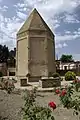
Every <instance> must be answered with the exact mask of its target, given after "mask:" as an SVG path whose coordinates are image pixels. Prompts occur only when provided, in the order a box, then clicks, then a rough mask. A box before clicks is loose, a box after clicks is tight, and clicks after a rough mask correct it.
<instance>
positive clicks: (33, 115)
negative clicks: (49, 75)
mask: <svg viewBox="0 0 80 120" xmlns="http://www.w3.org/2000/svg"><path fill="white" fill-rule="evenodd" d="M25 94H26V95H25V96H24V100H25V104H24V107H23V108H22V112H23V120H55V119H54V116H53V115H52V111H51V109H49V107H41V106H39V105H37V104H36V101H35V98H36V96H37V95H36V89H33V90H32V91H31V92H30V91H25ZM50 106H51V108H53V109H55V108H56V105H55V104H53V102H52V103H50Z"/></svg>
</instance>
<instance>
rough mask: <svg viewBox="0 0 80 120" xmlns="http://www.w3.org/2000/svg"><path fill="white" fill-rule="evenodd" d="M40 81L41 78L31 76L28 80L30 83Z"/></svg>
mask: <svg viewBox="0 0 80 120" xmlns="http://www.w3.org/2000/svg"><path fill="white" fill-rule="evenodd" d="M40 79H41V77H39V76H31V77H29V78H28V82H39V80H40Z"/></svg>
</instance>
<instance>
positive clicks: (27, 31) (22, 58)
mask: <svg viewBox="0 0 80 120" xmlns="http://www.w3.org/2000/svg"><path fill="white" fill-rule="evenodd" d="M54 37H55V36H54V34H53V33H52V31H51V30H50V28H49V27H48V25H47V24H46V23H45V21H44V20H43V18H42V17H41V15H40V14H39V13H38V11H37V10H36V9H34V10H33V11H32V13H31V14H30V16H29V17H28V19H27V20H26V21H25V22H24V24H23V26H22V27H21V28H20V30H19V31H18V33H17V46H16V76H17V77H18V79H19V80H20V81H25V82H23V84H24V85H26V84H27V82H26V81H27V77H26V76H27V75H28V76H30V77H29V78H31V79H29V80H30V81H36V80H39V79H40V77H42V76H48V74H49V73H53V72H55V70H56V66H55V41H54ZM21 84H22V82H21Z"/></svg>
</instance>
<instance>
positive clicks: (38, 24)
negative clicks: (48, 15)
mask: <svg viewBox="0 0 80 120" xmlns="http://www.w3.org/2000/svg"><path fill="white" fill-rule="evenodd" d="M27 30H45V31H47V30H48V31H49V32H51V33H52V31H51V29H50V28H49V27H48V25H47V24H46V23H45V21H44V20H43V18H42V17H41V15H40V14H39V12H38V11H37V10H36V9H34V10H33V11H32V13H31V14H30V16H29V17H28V19H27V20H26V21H25V22H24V24H23V26H22V27H21V28H20V30H19V31H18V33H17V34H20V33H22V32H24V31H27ZM52 34H53V33H52Z"/></svg>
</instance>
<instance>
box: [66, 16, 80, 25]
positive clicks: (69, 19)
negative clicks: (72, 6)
mask: <svg viewBox="0 0 80 120" xmlns="http://www.w3.org/2000/svg"><path fill="white" fill-rule="evenodd" d="M64 22H67V23H80V21H79V20H77V19H76V16H74V15H71V14H66V15H65V18H64Z"/></svg>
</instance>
